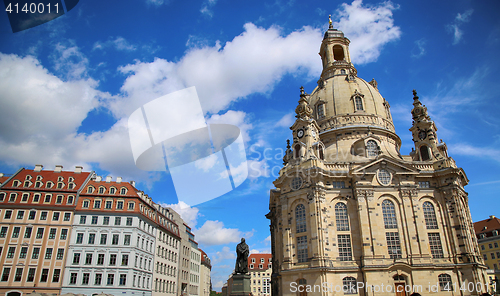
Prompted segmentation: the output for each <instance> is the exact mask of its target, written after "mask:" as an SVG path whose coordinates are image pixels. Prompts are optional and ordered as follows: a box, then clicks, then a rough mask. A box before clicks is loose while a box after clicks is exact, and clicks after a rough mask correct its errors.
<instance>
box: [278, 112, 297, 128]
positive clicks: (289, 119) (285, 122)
mask: <svg viewBox="0 0 500 296" xmlns="http://www.w3.org/2000/svg"><path fill="white" fill-rule="evenodd" d="M294 121H295V116H294V115H293V114H292V113H289V114H286V115H285V116H283V117H281V119H280V120H278V122H277V123H276V126H277V127H286V128H288V127H290V126H291V125H292V124H293V123H294Z"/></svg>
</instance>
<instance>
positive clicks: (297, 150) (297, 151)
mask: <svg viewBox="0 0 500 296" xmlns="http://www.w3.org/2000/svg"><path fill="white" fill-rule="evenodd" d="M294 150H295V158H299V157H300V145H299V144H297V145H295V149H294Z"/></svg>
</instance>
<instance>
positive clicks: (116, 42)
mask: <svg viewBox="0 0 500 296" xmlns="http://www.w3.org/2000/svg"><path fill="white" fill-rule="evenodd" d="M106 47H114V48H115V49H116V50H121V51H135V50H136V49H137V46H135V45H133V44H130V43H129V42H128V41H127V40H126V39H125V38H123V37H121V36H118V37H116V38H109V39H108V41H106V42H99V41H98V42H96V43H94V47H93V50H97V49H100V50H104V49H105V48H106Z"/></svg>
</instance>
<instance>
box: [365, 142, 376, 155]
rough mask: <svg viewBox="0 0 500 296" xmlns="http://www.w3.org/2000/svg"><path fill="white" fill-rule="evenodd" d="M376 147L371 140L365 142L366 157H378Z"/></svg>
mask: <svg viewBox="0 0 500 296" xmlns="http://www.w3.org/2000/svg"><path fill="white" fill-rule="evenodd" d="M377 146H378V145H377V142H375V141H373V140H368V142H366V156H368V157H373V156H377V155H378V151H377Z"/></svg>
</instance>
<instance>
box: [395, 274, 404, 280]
mask: <svg viewBox="0 0 500 296" xmlns="http://www.w3.org/2000/svg"><path fill="white" fill-rule="evenodd" d="M393 279H394V281H395V282H404V281H405V277H404V276H402V275H399V274H397V275H395V276H394V277H393Z"/></svg>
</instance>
